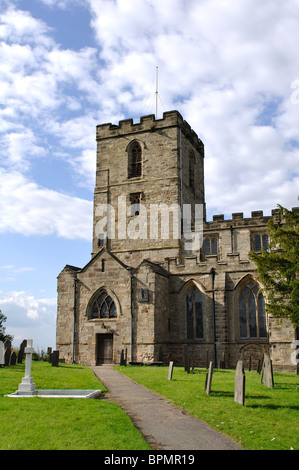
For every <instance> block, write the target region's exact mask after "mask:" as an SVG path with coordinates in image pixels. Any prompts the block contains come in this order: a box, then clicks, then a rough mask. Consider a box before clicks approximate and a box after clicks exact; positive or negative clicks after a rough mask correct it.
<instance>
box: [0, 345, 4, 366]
mask: <svg viewBox="0 0 299 470" xmlns="http://www.w3.org/2000/svg"><path fill="white" fill-rule="evenodd" d="M4 362H5V361H4V343H3V341H0V366H3V364H4Z"/></svg>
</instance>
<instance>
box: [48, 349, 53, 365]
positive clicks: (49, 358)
mask: <svg viewBox="0 0 299 470" xmlns="http://www.w3.org/2000/svg"><path fill="white" fill-rule="evenodd" d="M47 355H48V362H50V363H51V364H52V348H50V347H48V349H47Z"/></svg>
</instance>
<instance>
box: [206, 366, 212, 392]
mask: <svg viewBox="0 0 299 470" xmlns="http://www.w3.org/2000/svg"><path fill="white" fill-rule="evenodd" d="M212 376H213V362H210V365H209V371H208V373H207V375H206V383H205V390H206V393H207V395H210V393H211V385H212Z"/></svg>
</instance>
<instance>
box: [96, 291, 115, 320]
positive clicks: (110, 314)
mask: <svg viewBox="0 0 299 470" xmlns="http://www.w3.org/2000/svg"><path fill="white" fill-rule="evenodd" d="M90 316H91V318H107V319H108V318H116V317H117V310H116V306H115V302H114V300H113V299H112V298H111V297H110V295H109V294H108V293H107V292H106V291H101V293H100V294H99V296H98V297H97V298H96V299H95V300H94V302H93V304H92V306H91V315H90Z"/></svg>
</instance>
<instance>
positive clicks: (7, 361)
mask: <svg viewBox="0 0 299 470" xmlns="http://www.w3.org/2000/svg"><path fill="white" fill-rule="evenodd" d="M4 349H5V353H4V365H5V366H9V365H10V356H11V341H10V340H9V339H7V340H6V341H5V343H4Z"/></svg>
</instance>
